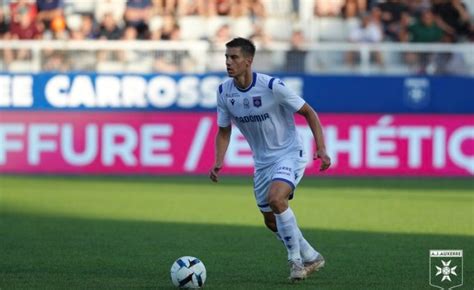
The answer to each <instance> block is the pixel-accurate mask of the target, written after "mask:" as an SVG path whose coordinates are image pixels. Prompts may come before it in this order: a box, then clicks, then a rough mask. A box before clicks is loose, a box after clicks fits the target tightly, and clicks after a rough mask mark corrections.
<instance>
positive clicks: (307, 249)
mask: <svg viewBox="0 0 474 290" xmlns="http://www.w3.org/2000/svg"><path fill="white" fill-rule="evenodd" d="M298 232H299V237H300V239H299V241H300V253H301V258H302V259H303V262H308V261H313V260H314V259H316V257H317V256H318V255H319V253H318V251H316V250H315V249H314V248H313V247H312V246H311V244H310V243H308V241H307V240H306V239H305V238H304V237H303V234H302V233H301V230H300V229H299V228H298Z"/></svg>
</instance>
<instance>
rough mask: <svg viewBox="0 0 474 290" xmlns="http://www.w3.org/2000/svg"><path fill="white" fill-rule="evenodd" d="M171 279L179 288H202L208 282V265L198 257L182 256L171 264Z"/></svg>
mask: <svg viewBox="0 0 474 290" xmlns="http://www.w3.org/2000/svg"><path fill="white" fill-rule="evenodd" d="M171 281H172V282H173V285H174V286H176V287H179V288H201V287H202V286H203V285H204V282H206V267H204V264H203V263H202V262H201V260H199V259H198V258H195V257H191V256H184V257H181V258H179V259H177V260H176V261H174V263H173V265H172V266H171Z"/></svg>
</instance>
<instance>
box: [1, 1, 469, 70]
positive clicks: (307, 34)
mask: <svg viewBox="0 0 474 290" xmlns="http://www.w3.org/2000/svg"><path fill="white" fill-rule="evenodd" d="M473 2H474V0H464V1H463V0H275V1H272V0H196V1H191V0H101V1H93V0H76V1H74V0H16V1H14V0H11V1H9V0H0V39H1V40H3V41H5V40H39V39H43V40H162V41H170V40H175V41H185V40H205V41H208V42H209V43H210V45H211V47H216V48H222V47H223V46H224V43H225V42H227V41H228V40H229V39H231V38H232V37H234V36H243V37H249V38H252V39H253V40H254V41H255V42H256V43H257V44H258V45H259V46H261V47H263V48H265V46H267V45H270V44H272V43H279V42H283V43H290V44H291V49H290V51H288V52H286V54H287V56H286V58H287V62H286V64H285V67H284V69H285V70H287V71H301V70H304V69H305V68H304V67H305V65H306V64H305V62H306V61H305V58H304V55H305V53H306V51H305V46H306V45H308V44H311V43H324V42H350V43H387V42H388V43H393V42H395V43H398V42H401V43H460V42H473V41H474V21H473V19H474V17H473V16H474V3H473ZM45 53H46V54H45V57H44V59H45V61H44V62H43V63H44V65H43V69H44V70H49V69H51V70H61V69H64V70H66V69H71V67H64V68H62V67H61V66H64V65H66V63H65V62H64V61H63V59H62V58H64V56H61V54H58V53H57V52H55V53H50V55H48V53H47V51H46V52H45ZM179 53H181V55H177V54H179ZM28 54H29V52H28V51H27V50H4V51H3V52H2V54H1V57H2V59H3V62H4V63H5V64H7V65H8V64H10V63H12V62H14V61H17V60H22V59H28V58H29V57H31V56H29V55H28ZM188 56H189V52H186V51H177V52H176V51H175V52H173V53H172V54H169V53H168V54H166V53H165V52H160V53H159V55H157V57H156V58H155V61H154V63H153V70H155V71H165V72H176V71H188V70H189V68H191V67H192V59H191V58H188ZM76 57H82V56H81V55H80V54H79V55H76ZM126 57H127V56H126V55H125V54H124V53H118V52H117V53H106V52H101V53H99V54H98V55H96V58H97V59H98V60H99V61H101V60H106V59H112V60H122V59H124V58H126ZM428 57H429V56H428V55H424V56H423V55H416V54H404V55H403V60H404V61H405V62H408V63H410V62H411V63H415V62H417V63H418V64H419V63H421V64H422V65H421V66H420V67H419V69H420V70H421V71H423V70H425V69H426V67H427V64H428ZM358 58H359V56H358V54H357V53H350V52H349V53H345V54H344V62H345V63H346V64H347V65H348V66H352V65H356V64H357V63H358V61H359V60H358ZM371 60H372V61H373V62H374V63H375V64H377V65H379V66H381V67H383V66H384V57H383V56H382V54H381V53H373V54H372V55H371ZM263 61H265V60H263ZM86 63H87V62H86ZM211 63H212V62H211ZM219 68H220V67H219V66H217V67H215V68H213V67H209V68H208V69H209V70H211V71H212V70H219ZM73 69H86V70H87V69H88V67H87V64H84V65H83V67H75V68H73Z"/></svg>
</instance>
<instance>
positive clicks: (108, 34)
mask: <svg viewBox="0 0 474 290" xmlns="http://www.w3.org/2000/svg"><path fill="white" fill-rule="evenodd" d="M121 37H122V29H121V28H120V27H119V26H118V24H117V22H116V21H115V18H114V16H113V15H112V14H111V13H106V14H105V15H104V17H103V18H102V23H101V24H100V32H99V38H100V39H105V40H118V39H120V38H121Z"/></svg>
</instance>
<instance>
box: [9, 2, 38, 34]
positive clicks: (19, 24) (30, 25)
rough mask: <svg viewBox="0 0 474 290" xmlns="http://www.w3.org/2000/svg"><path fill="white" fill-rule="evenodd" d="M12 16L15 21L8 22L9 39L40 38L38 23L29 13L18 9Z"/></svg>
mask: <svg viewBox="0 0 474 290" xmlns="http://www.w3.org/2000/svg"><path fill="white" fill-rule="evenodd" d="M14 18H15V19H16V22H12V23H10V38H11V39H20V40H32V39H40V38H42V34H41V32H42V31H41V27H40V24H39V23H37V22H36V21H35V18H34V16H32V14H31V13H28V11H26V10H22V9H18V10H17V11H16V14H15V17H14Z"/></svg>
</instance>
